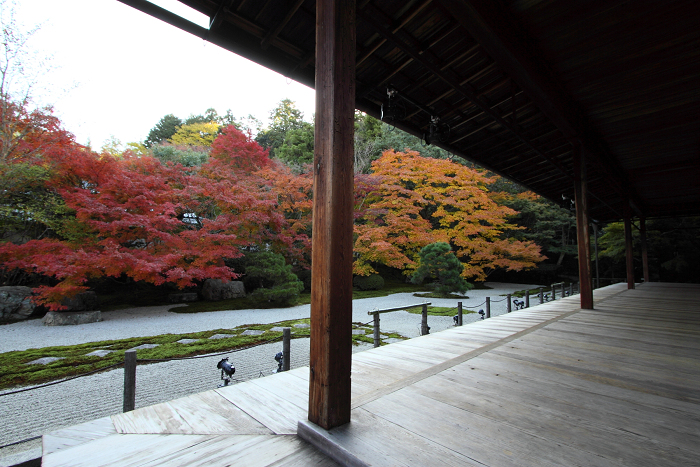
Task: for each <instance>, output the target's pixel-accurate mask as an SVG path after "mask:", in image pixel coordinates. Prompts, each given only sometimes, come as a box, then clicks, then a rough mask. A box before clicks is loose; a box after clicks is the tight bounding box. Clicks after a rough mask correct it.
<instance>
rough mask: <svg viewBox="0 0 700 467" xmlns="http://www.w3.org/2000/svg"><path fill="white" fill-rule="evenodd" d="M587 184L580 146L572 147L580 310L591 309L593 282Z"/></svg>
mask: <svg viewBox="0 0 700 467" xmlns="http://www.w3.org/2000/svg"><path fill="white" fill-rule="evenodd" d="M587 185H588V182H587V179H586V159H585V157H584V155H583V149H582V148H581V145H580V144H575V145H574V197H575V201H576V238H577V243H578V276H579V282H580V284H581V285H580V289H581V308H584V309H587V310H592V309H593V283H592V282H593V281H592V280H591V236H590V233H589V229H588V226H589V222H590V221H589V219H588V188H587Z"/></svg>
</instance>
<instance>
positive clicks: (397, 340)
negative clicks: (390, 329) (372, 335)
mask: <svg viewBox="0 0 700 467" xmlns="http://www.w3.org/2000/svg"><path fill="white" fill-rule="evenodd" d="M382 342H384V343H385V344H395V343H396V342H403V339H397V338H395V337H390V338H389V339H382Z"/></svg>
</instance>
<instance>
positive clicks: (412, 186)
mask: <svg viewBox="0 0 700 467" xmlns="http://www.w3.org/2000/svg"><path fill="white" fill-rule="evenodd" d="M372 170H373V175H372V177H373V178H374V180H375V184H376V185H375V188H374V189H373V190H372V191H369V192H368V193H367V199H366V200H365V203H366V204H367V207H366V208H365V209H366V211H365V212H364V213H363V214H362V216H361V217H360V218H359V219H358V220H357V222H356V225H355V233H356V236H357V240H356V242H355V252H356V254H357V257H356V260H355V265H354V269H355V273H356V274H359V275H368V274H371V273H373V272H375V270H374V267H373V264H384V265H387V266H390V267H393V268H398V269H402V270H403V271H404V273H405V274H407V275H408V274H412V273H413V271H414V270H415V269H416V268H417V264H418V256H419V253H420V250H421V249H422V248H423V247H425V246H426V245H428V244H431V243H435V242H445V243H448V244H449V245H451V246H452V247H453V249H454V251H455V254H456V255H457V257H458V258H459V259H460V260H461V261H462V262H463V263H465V267H464V271H463V272H462V276H463V277H464V278H466V279H474V280H484V279H485V278H486V277H487V276H488V274H489V273H490V272H491V271H493V270H495V269H497V268H503V269H506V270H514V271H518V270H522V269H526V268H530V267H533V266H534V265H535V263H536V262H538V261H541V260H542V259H543V257H542V256H541V254H540V248H539V247H538V246H537V245H536V244H534V243H533V242H527V241H518V240H515V239H512V238H506V237H505V235H504V232H506V231H508V230H513V229H516V228H517V227H516V226H514V225H512V224H510V223H509V222H508V217H509V216H511V215H513V214H515V211H513V210H512V209H510V208H507V207H505V206H501V205H498V204H496V203H495V202H494V201H493V199H492V198H491V197H490V196H489V193H488V189H487V185H488V184H489V183H491V182H492V179H491V178H490V177H487V176H486V175H485V174H484V172H483V171H480V170H476V169H472V168H469V167H466V166H464V165H460V164H456V163H454V162H451V161H449V160H442V159H428V158H424V157H420V156H419V155H418V153H416V152H413V151H406V152H405V153H402V152H396V151H393V150H390V151H386V152H384V154H383V155H382V157H381V158H379V159H378V160H376V161H375V162H374V163H373V164H372Z"/></svg>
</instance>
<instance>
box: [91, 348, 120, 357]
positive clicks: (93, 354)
mask: <svg viewBox="0 0 700 467" xmlns="http://www.w3.org/2000/svg"><path fill="white" fill-rule="evenodd" d="M112 352H114V350H104V349H100V350H95V351H92V352H90V353H89V354H85V356H86V357H105V356H107V355H109V354H111V353H112Z"/></svg>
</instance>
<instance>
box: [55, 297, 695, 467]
mask: <svg viewBox="0 0 700 467" xmlns="http://www.w3.org/2000/svg"><path fill="white" fill-rule="evenodd" d="M647 285H648V286H647ZM594 299H595V306H596V308H595V309H594V310H580V309H579V302H578V297H567V298H565V299H561V300H557V301H556V302H548V303H545V304H543V305H541V306H538V307H533V308H530V309H525V310H517V311H514V312H513V313H510V314H504V315H500V316H497V317H493V318H490V319H487V320H483V321H478V322H476V323H473V324H469V325H465V326H461V327H454V328H451V329H448V330H446V331H444V332H439V333H433V334H429V335H426V336H422V337H419V338H416V339H411V340H409V341H404V342H401V343H397V344H392V345H389V346H384V347H381V348H378V349H373V350H370V351H366V352H361V353H359V354H355V355H353V367H352V382H353V386H352V391H353V393H352V406H353V410H352V422H351V423H350V424H348V425H345V426H343V427H338V428H335V429H333V430H331V431H330V432H326V431H325V430H321V429H320V428H318V427H315V428H314V427H313V426H312V424H309V423H308V422H302V423H301V424H300V425H299V426H301V427H303V431H304V432H305V433H307V434H308V433H314V436H316V437H317V438H322V439H323V440H324V443H325V446H326V447H328V446H334V447H335V448H336V449H338V450H339V451H338V452H342V453H344V454H343V455H344V456H346V457H345V459H346V460H347V459H354V460H357V461H361V462H365V463H367V464H368V465H392V466H393V465H399V466H408V465H430V466H433V465H450V466H457V465H460V466H461V465H488V466H490V467H501V466H511V465H512V466H535V465H536V466H552V465H577V466H588V465H600V466H608V465H609V466H612V465H616V466H618V465H619V466H642V467H645V466H660V465H673V466H674V467H675V466H683V467H685V466H696V465H698V463H697V459H698V458H700V287H697V286H693V287H691V286H687V285H657V284H655V285H650V284H643V285H642V286H640V287H639V288H637V289H632V290H627V288H626V284H619V285H615V286H611V287H606V288H604V289H598V290H596V291H595V292H594ZM672 300H676V301H672ZM669 303H676V304H678V308H676V309H672V307H670V306H669ZM308 376H309V369H308V368H302V369H297V370H293V371H291V372H287V373H280V374H277V375H273V376H272V377H269V378H262V379H259V380H254V381H249V382H246V383H241V384H237V385H233V386H230V387H227V388H221V389H219V390H216V391H208V392H205V393H202V394H199V395H196V396H190V397H188V398H183V399H181V400H176V401H170V402H169V403H165V404H158V405H156V406H152V407H149V408H144V409H138V410H136V411H133V412H130V413H128V414H120V415H118V416H114V417H112V420H111V421H107V423H106V424H105V423H104V421H103V424H102V425H100V426H98V425H95V426H94V427H92V428H89V427H82V428H80V427H75V428H74V429H73V430H72V431H71V430H68V431H66V432H64V433H57V434H55V435H54V438H53V439H52V438H50V437H47V438H46V440H45V443H46V445H47V446H49V447H50V446H51V445H52V443H53V446H55V449H54V450H53V452H48V451H47V453H46V456H45V465H56V466H58V465H120V466H121V465H126V466H129V465H134V466H136V465H139V466H144V465H171V466H180V465H188V466H189V465H213V466H219V465H232V464H235V465H260V466H262V465H265V466H267V465H278V466H282V465H286V466H307V465H319V466H325V465H331V464H330V463H329V462H330V461H329V460H328V458H327V457H326V456H324V455H322V454H320V453H319V451H318V450H317V449H316V448H312V447H310V446H309V445H308V444H306V443H304V442H302V441H300V440H299V439H297V438H296V437H295V436H293V435H292V434H293V433H295V432H296V429H297V422H298V421H300V420H302V421H303V420H305V419H306V404H307V395H308V380H309V379H308ZM241 415H244V416H243V417H242V418H241ZM232 420H236V421H232ZM241 420H244V421H241ZM245 420H247V421H245ZM110 423H111V424H112V425H113V426H114V429H113V431H110V428H109V426H108V425H109V424H110ZM261 428H262V430H261V431H260V432H259V433H257V432H255V430H256V429H257V430H260V429H261ZM239 429H240V430H242V431H253V432H254V433H253V434H247V435H242V434H241V435H237V434H231V433H234V432H236V430H239ZM129 430H131V431H134V430H144V432H152V433H178V434H163V435H161V434H152V435H140V434H133V435H132V434H114V432H115V431H118V432H121V433H128V432H129ZM146 430H147V431H146ZM179 433H191V434H179ZM224 433H226V434H224ZM269 433H274V434H269ZM91 436H92V437H94V438H95V439H94V440H90V439H89V438H90V437H91ZM334 443H335V444H334ZM321 444H323V443H321ZM341 448H342V450H341ZM50 449H51V448H50ZM329 449H330V448H329ZM108 454H111V457H110V455H108ZM261 456H264V458H263V457H261ZM341 458H342V456H341ZM103 463H104V464H103Z"/></svg>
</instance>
